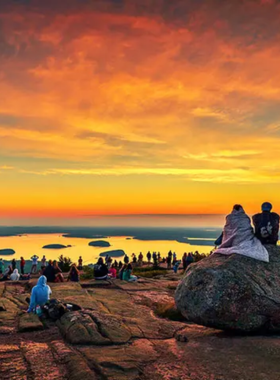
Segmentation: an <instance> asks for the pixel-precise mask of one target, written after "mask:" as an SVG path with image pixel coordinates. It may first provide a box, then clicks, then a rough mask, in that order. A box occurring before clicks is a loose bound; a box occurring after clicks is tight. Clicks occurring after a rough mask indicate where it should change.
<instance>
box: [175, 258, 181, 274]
mask: <svg viewBox="0 0 280 380" xmlns="http://www.w3.org/2000/svg"><path fill="white" fill-rule="evenodd" d="M180 264H181V261H180V260H178V261H176V262H175V264H174V265H173V271H174V273H177V272H178V269H179V266H180Z"/></svg>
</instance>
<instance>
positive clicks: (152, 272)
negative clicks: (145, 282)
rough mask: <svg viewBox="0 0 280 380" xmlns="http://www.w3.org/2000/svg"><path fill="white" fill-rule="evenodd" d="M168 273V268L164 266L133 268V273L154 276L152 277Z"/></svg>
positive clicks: (147, 276)
mask: <svg viewBox="0 0 280 380" xmlns="http://www.w3.org/2000/svg"><path fill="white" fill-rule="evenodd" d="M167 273H168V271H167V269H164V268H158V269H154V268H135V269H134V270H133V274H134V275H135V276H139V277H146V278H152V277H156V276H164V275H165V274H167Z"/></svg>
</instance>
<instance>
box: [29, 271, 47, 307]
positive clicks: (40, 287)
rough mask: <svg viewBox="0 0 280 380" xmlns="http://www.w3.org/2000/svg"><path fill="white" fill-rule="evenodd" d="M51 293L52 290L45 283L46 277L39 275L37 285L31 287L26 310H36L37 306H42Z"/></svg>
mask: <svg viewBox="0 0 280 380" xmlns="http://www.w3.org/2000/svg"><path fill="white" fill-rule="evenodd" d="M51 294H52V291H51V288H50V287H49V286H48V285H47V278H46V277H45V276H41V277H39V279H38V282H37V285H36V286H34V288H33V289H32V292H31V300H30V304H29V308H28V310H27V312H28V313H32V312H36V307H37V306H40V307H41V308H42V307H43V306H44V305H45V304H46V303H47V302H48V300H49V299H50V295H51Z"/></svg>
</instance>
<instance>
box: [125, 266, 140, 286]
mask: <svg viewBox="0 0 280 380" xmlns="http://www.w3.org/2000/svg"><path fill="white" fill-rule="evenodd" d="M123 281H128V282H134V281H137V277H136V276H133V275H132V265H131V264H128V265H127V267H126V269H125V270H124V271H123Z"/></svg>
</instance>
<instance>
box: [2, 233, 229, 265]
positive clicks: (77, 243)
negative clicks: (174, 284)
mask: <svg viewBox="0 0 280 380" xmlns="http://www.w3.org/2000/svg"><path fill="white" fill-rule="evenodd" d="M220 233H221V229H219V228H207V227H205V228H128V227H127V228H118V227H100V228H81V227H80V228H63V227H47V228H44V227H5V228H2V227H1V228H0V249H7V248H11V249H14V250H15V252H16V253H15V254H14V255H13V256H3V257H2V258H3V259H4V260H5V261H7V262H10V261H11V260H12V259H13V258H15V259H16V260H18V259H20V257H21V256H23V257H24V258H25V260H28V259H30V258H31V256H33V255H34V254H37V255H38V256H39V257H40V259H41V258H42V256H43V255H45V256H46V258H47V259H51V260H54V259H57V258H58V256H59V255H61V254H62V255H64V256H67V257H70V258H71V259H72V261H73V262H77V260H78V258H79V256H82V257H83V260H84V263H85V264H90V263H94V262H96V260H97V259H98V257H99V255H100V253H102V252H104V251H109V250H116V249H122V250H124V251H125V253H126V254H127V255H128V256H130V257H131V255H132V254H133V253H135V254H136V255H138V254H139V253H140V252H142V253H143V255H144V256H146V254H147V252H148V251H151V252H154V251H156V252H160V253H161V256H162V257H164V256H166V255H167V253H168V252H169V251H170V250H171V251H172V252H176V254H177V257H178V258H179V259H180V258H181V257H182V255H183V254H184V252H194V251H196V250H197V251H199V252H200V253H206V254H207V253H210V251H211V250H212V249H213V246H214V241H215V239H216V238H217V236H219V234H220ZM3 235H6V236H3ZM100 239H101V240H105V241H108V242H109V243H110V245H111V246H110V247H106V248H104V247H90V246H89V245H88V244H89V242H91V241H94V240H100ZM48 244H63V245H71V247H69V248H65V249H61V250H55V249H43V248H42V247H43V246H45V245H48ZM121 259H122V258H119V259H117V260H121Z"/></svg>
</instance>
